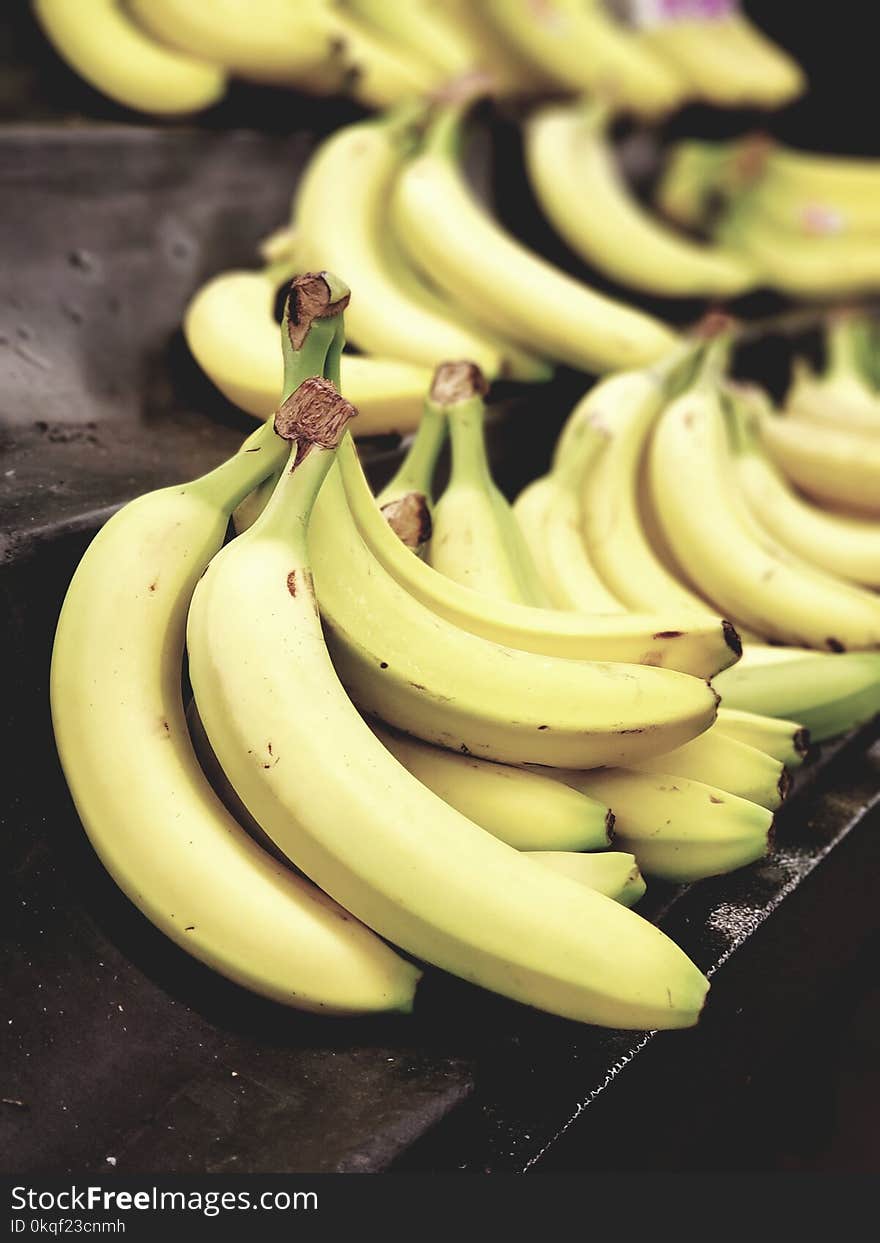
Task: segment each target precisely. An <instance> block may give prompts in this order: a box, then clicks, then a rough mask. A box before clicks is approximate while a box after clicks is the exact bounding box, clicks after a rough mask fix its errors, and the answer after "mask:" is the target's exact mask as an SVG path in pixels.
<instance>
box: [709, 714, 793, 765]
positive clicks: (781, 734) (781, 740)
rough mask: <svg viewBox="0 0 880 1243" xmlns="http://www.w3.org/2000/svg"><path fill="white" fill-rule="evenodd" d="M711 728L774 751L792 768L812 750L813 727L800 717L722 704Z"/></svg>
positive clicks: (755, 746) (773, 755) (749, 744)
mask: <svg viewBox="0 0 880 1243" xmlns="http://www.w3.org/2000/svg"><path fill="white" fill-rule="evenodd" d="M712 729H713V730H714V731H715V732H716V733H717V734H723V735H724V737H725V738H732V739H734V741H736V742H742V743H745V745H746V746H748V747H754V748H755V750H757V751H763V752H764V754H765V755H771V756H772V757H773V758H774V759H775V760H779V761H780V763H782V764H784V765H785V767H786V768H788V769H790V770H793V769H796V768H800V767H801V765H802V764H803V763H804V760H805V759H806V758H807V756H808V755H809V753H810V731H809V730H808V729H806V728H805V727H804V726H803V725H800V724H799V723H798V722H797V721H786V720H784V719H781V718H777V717H771V716H761V715H759V714H758V713H755V712H741V711H739V710H737V709H736V708H726V707H722V708H719V709H718V719H717V720H716V722H715V724H714V725H713V726H712Z"/></svg>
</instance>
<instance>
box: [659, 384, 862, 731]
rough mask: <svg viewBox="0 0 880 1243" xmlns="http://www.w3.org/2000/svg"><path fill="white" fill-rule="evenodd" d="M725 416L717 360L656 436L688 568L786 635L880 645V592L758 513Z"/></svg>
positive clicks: (665, 513)
mask: <svg viewBox="0 0 880 1243" xmlns="http://www.w3.org/2000/svg"><path fill="white" fill-rule="evenodd" d="M727 422H728V421H727V418H726V416H725V410H724V406H723V400H722V393H721V390H720V387H719V384H718V382H717V379H716V378H715V377H714V375H713V373H712V369H711V368H710V369H708V371H707V373H706V374H705V375H704V377H703V378H702V379H701V380H700V382H698V383H697V384H696V385H694V386H693V387H692V388H690V389H689V390H687V391H686V392H685V393H684V394H682V395H681V396H679V397H678V398H676V399H675V400H674V401H672V402H671V403H670V405H669V406H667V408H666V409H665V410H664V412H663V414H662V415H661V417H660V419H659V421H658V424H657V427H656V429H655V431H654V436H653V439H652V442H651V448H650V484H651V491H652V495H653V498H654V503H655V505H656V508H657V513H658V515H659V518H660V521H661V523H662V526H663V530H664V532H665V535H666V538H667V539H668V540H669V542H670V545H671V546H672V549H673V552H674V554H675V557H676V559H677V560H678V561H679V562H680V563H681V565H682V566H683V567H684V570H685V572H686V573H687V575H688V577H689V578H690V579H692V580H693V581H695V582H699V584H700V589H701V591H703V592H705V594H706V596H707V597H708V598H709V599H711V600H713V601H714V603H715V604H716V606H717V607H718V608H721V609H730V610H731V611H735V614H736V616H737V617H738V618H742V619H743V621H744V622H745V623H746V625H748V626H751V627H753V628H754V629H755V630H756V631H757V632H758V633H759V634H762V635H767V636H769V637H771V638H774V639H778V640H780V641H781V642H783V643H791V644H794V645H796V646H802V647H817V648H828V649H831V650H832V651H835V650H836V651H840V650H843V649H844V648H874V647H880V600H878V599H877V597H875V596H873V595H871V594H870V593H869V592H867V591H865V590H864V589H862V588H859V587H856V586H853V585H851V584H848V583H844V582H843V580H841V579H838V578H835V577H833V576H831V575H829V574H826V573H824V572H823V571H820V570H818V569H816V568H815V567H813V566H811V565H808V564H807V563H806V562H802V561H799V560H798V559H797V558H795V557H794V556H793V555H792V554H791V553H789V552H787V551H786V550H785V549H783V548H782V547H781V546H780V545H778V544H776V543H775V542H774V541H773V540H772V539H771V537H770V536H769V535H767V534H766V533H765V532H763V531H762V530H761V528H760V527H758V525H757V523H755V522H754V520H753V519H752V518H751V514H750V513H749V512H748V510H747V508H746V506H745V502H744V501H743V499H742V497H741V496H740V494H739V493H738V491H737V487H736V481H735V477H734V475H733V470H732V463H731V453H730V446H729V439H728V426H727ZM774 422H779V423H782V422H786V420H774ZM812 430H813V431H817V430H819V429H817V428H813V429H812ZM785 715H788V716H790V715H792V714H791V713H786V714H785Z"/></svg>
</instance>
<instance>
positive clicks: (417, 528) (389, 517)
mask: <svg viewBox="0 0 880 1243" xmlns="http://www.w3.org/2000/svg"><path fill="white" fill-rule="evenodd" d="M382 517H383V518H384V519H385V521H386V522H387V523H388V525H389V526H390V527H391V530H392V531H393V532H394V534H395V535H396V536H397V538H398V539H399V540H400V542H401V543H402V544H405V545H406V547H407V548H411V549H412V550H413V551H416V549H418V548H421V546H422V544H426V543H427V542H428V540H429V539H430V538H431V530H432V523H431V511H430V509H429V508H428V500H427V497H426V496H425V495H424V493H422V492H407V493H406V495H405V496H400V497H398V498H397V499H396V500H394V501H389V502H388V504H387V505H383V506H382Z"/></svg>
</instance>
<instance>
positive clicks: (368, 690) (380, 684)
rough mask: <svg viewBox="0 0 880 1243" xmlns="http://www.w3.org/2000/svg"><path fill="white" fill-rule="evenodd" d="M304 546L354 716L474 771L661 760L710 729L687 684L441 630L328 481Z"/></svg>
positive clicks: (668, 675)
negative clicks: (474, 761) (486, 765)
mask: <svg viewBox="0 0 880 1243" xmlns="http://www.w3.org/2000/svg"><path fill="white" fill-rule="evenodd" d="M392 534H393V533H392ZM309 543H310V547H311V550H312V559H313V568H314V575H315V585H316V589H317V595H318V601H319V603H320V607H321V613H322V617H323V620H324V624H325V628H326V633H327V639H328V644H329V646H330V651H331V653H332V656H333V661H334V664H335V665H336V668H337V670H338V672H339V676H340V678H341V680H342V682H343V683H344V685H345V687H346V689H347V691H348V692H349V694H350V695H351V697H352V699H353V700H354V701H355V703H356V704H357V705H358V707H359V708H360V709H361V711H363V712H364V713H365V714H367V715H370V716H377V717H379V718H380V719H381V720H383V721H387V722H388V723H389V724H391V725H394V726H396V727H397V728H398V729H401V730H403V731H404V732H405V733H409V734H414V735H416V736H417V737H420V738H422V739H424V740H425V741H426V742H434V743H437V744H439V745H440V746H446V747H448V748H450V749H451V750H458V751H462V752H463V753H464V754H472V755H476V756H478V757H482V758H484V759H494V760H501V761H503V762H506V763H523V762H533V763H543V764H549V765H551V766H552V765H557V766H566V767H568V766H578V767H589V766H591V765H593V764H602V763H611V762H613V761H612V759H611V758H606V757H620V756H621V755H624V756H635V755H648V754H656V753H658V752H660V751H664V750H667V751H669V750H672V749H673V747H675V746H678V745H680V744H681V743H682V742H685V741H687V740H688V739H689V738H692V737H695V736H696V735H697V734H699V733H701V732H702V731H703V730H704V729H706V728H708V726H709V725H711V723H712V721H713V720H714V717H715V696H714V694H713V692H712V691H711V689H710V688H709V687H708V686H706V685H705V684H704V683H702V682H700V681H699V680H698V679H697V678H692V677H687V676H686V675H683V674H678V673H673V672H672V671H670V670H668V669H655V668H646V667H644V666H640V665H625V664H601V663H592V662H586V661H572V660H564V659H560V658H558V657H554V656H536V655H535V654H533V653H531V652H524V651H517V650H515V649H513V648H507V647H501V646H500V645H498V644H495V643H492V642H489V641H487V640H486V639H482V638H479V637H478V636H476V635H474V634H469V633H467V632H466V631H464V630H460V629H459V628H458V627H457V626H454V625H452V624H450V623H449V622H447V621H445V620H444V619H443V618H442V617H440V616H438V615H437V614H436V613H434V612H432V611H431V610H430V609H428V608H426V607H425V606H424V605H422V604H420V603H419V601H418V600H416V599H415V598H414V597H413V596H411V595H410V594H409V593H408V592H407V591H406V590H405V589H404V588H403V587H401V586H400V584H399V583H398V582H397V581H396V580H395V579H394V578H393V577H392V576H391V575H390V574H388V573H387V571H385V570H383V568H382V566H381V565H380V564H379V562H378V561H377V560H376V559H375V558H374V556H373V555H372V553H371V552H370V550H369V548H368V547H367V546H366V544H365V543H364V541H363V539H362V538H361V536H360V534H359V532H358V528H357V526H356V524H355V523H354V521H353V520H352V519H351V516H350V513H349V509H348V505H347V503H346V499H345V491H344V488H343V486H342V483H341V480H340V479H339V477H338V475H337V473H336V472H331V474H330V475H329V476H328V479H327V481H326V484H325V485H324V488H323V489H322V491H321V495H320V497H319V499H318V503H317V505H316V506H315V510H314V513H313V515H312V522H311V526H310V530H309ZM401 547H402V546H401ZM403 552H404V553H405V555H406V556H409V557H411V554H410V553H409V552H408V551H407V550H406V549H403ZM411 559H412V560H413V561H415V560H416V558H414V557H412V558H411ZM341 565H344V566H346V573H345V574H344V575H342V574H340V573H339V566H341ZM573 756H578V757H581V758H578V759H571V758H569V757H573ZM618 762H621V761H620V760H618Z"/></svg>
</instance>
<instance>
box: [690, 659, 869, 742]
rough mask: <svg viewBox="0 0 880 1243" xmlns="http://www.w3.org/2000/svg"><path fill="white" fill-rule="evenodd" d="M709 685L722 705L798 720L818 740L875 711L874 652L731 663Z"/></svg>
mask: <svg viewBox="0 0 880 1243" xmlns="http://www.w3.org/2000/svg"><path fill="white" fill-rule="evenodd" d="M712 684H713V686H715V688H716V689H717V691H718V694H719V695H721V697H722V701H723V704H724V708H725V709H728V708H736V709H740V710H742V711H746V712H756V713H761V714H762V715H764V716H773V717H782V718H785V719H786V720H787V721H789V722H790V721H799V722H800V723H801V724H802V725H803V726H804V727H805V728H806V729H808V730H809V732H810V737H811V738H812V740H813V741H814V742H823V741H824V740H825V739H827V738H834V737H836V736H837V735H839V734H844V733H846V732H847V731H848V730H850V729H854V728H855V727H856V726H857V725H863V724H864V723H865V722H866V721H870V720H872V719H873V717H874V716H876V715H877V713H878V712H880V654H878V653H875V652H845V653H842V654H840V655H833V656H832V655H828V654H824V653H820V652H810V653H807V654H805V655H801V656H796V657H794V658H790V659H780V660H779V661H778V662H770V661H767V662H762V663H761V664H760V665H749V664H744V665H743V666H742V667H741V668H740V667H739V666H736V667H735V668H733V669H727V670H725V671H724V673H721V674H719V675H718V677H717V678H715V679H714V680H713V683H712Z"/></svg>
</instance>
